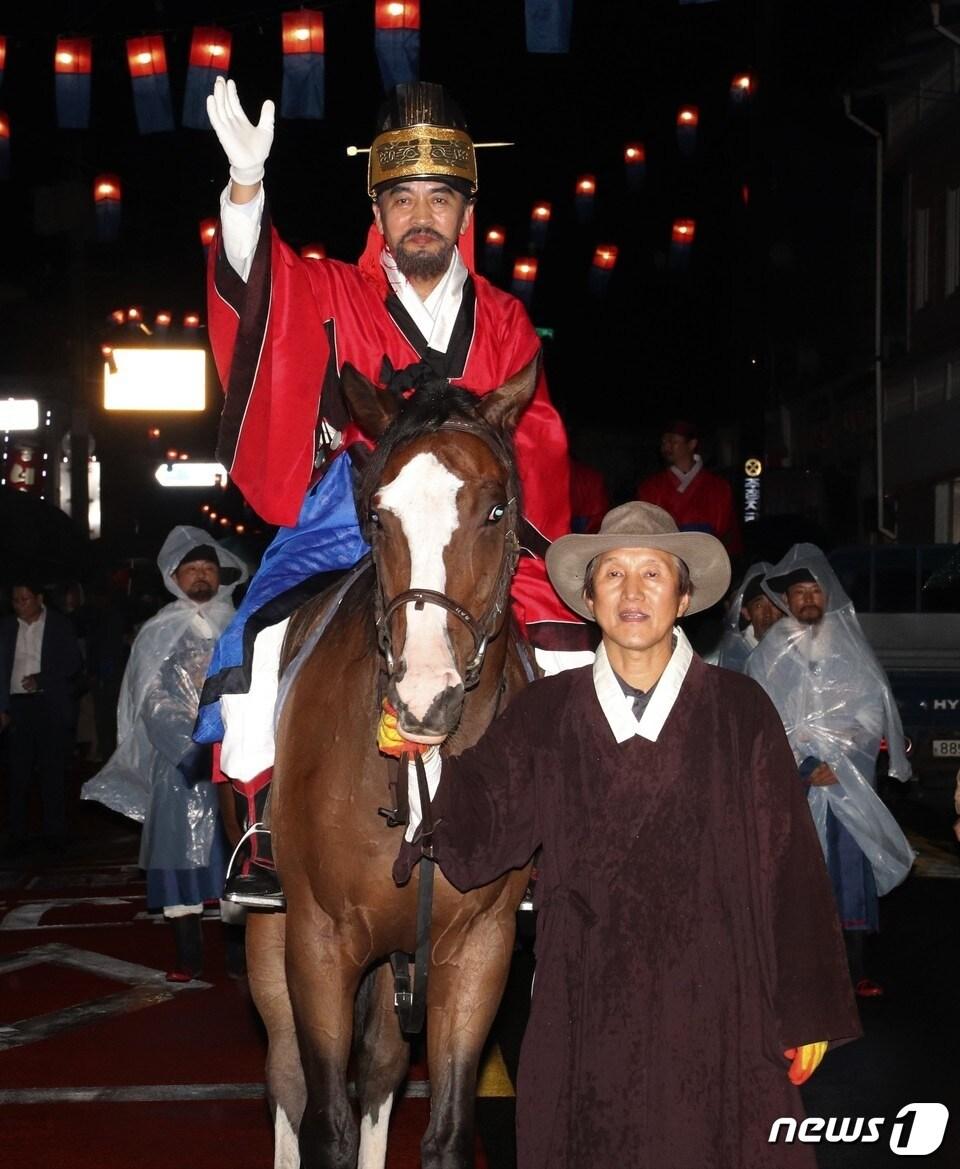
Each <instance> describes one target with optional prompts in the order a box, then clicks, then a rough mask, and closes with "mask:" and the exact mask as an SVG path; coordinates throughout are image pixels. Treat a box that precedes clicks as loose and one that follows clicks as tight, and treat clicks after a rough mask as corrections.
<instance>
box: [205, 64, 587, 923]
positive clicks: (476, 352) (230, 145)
mask: <svg viewBox="0 0 960 1169" xmlns="http://www.w3.org/2000/svg"><path fill="white" fill-rule="evenodd" d="M207 107H208V112H209V115H210V121H211V124H212V125H213V128H214V130H215V131H216V134H217V137H218V138H219V140H220V142H221V144H222V146H223V148H224V150H225V152H226V154H227V157H228V159H229V162H230V177H231V182H230V184H229V185H228V187H227V188H226V189H225V190H224V192H223V194H222V196H221V203H220V232H219V234H218V239H217V241H216V244H215V246H214V247H212V248H211V249H210V250H211V260H210V267H209V277H208V296H209V327H210V339H211V344H212V347H213V351H214V356H215V359H216V362H217V368H218V371H219V373H220V378H221V381H222V383H223V385H224V388H225V393H226V400H225V404H224V409H223V416H222V420H221V427H220V439H219V445H218V452H217V453H218V458H219V459H220V460H221V461H222V462H223V463H224V464H225V465H226V466H227V467H228V468H229V471H230V475H231V478H232V479H233V481H234V482H235V483H236V484H237V486H238V487H239V488H240V490H241V491H242V492H243V494H244V496H245V497H246V499H247V501H248V502H249V503H250V505H251V506H252V507H253V508H254V509H255V510H256V511H257V512H258V513H259V514H260V515H261V516H262V517H263V518H264V519H265V520H267V521H268V522H270V523H274V524H278V525H280V530H279V532H278V533H277V536H276V538H275V539H274V541H273V543H272V544H271V546H270V548H269V549H268V550H267V552H266V554H265V556H264V559H263V563H262V565H261V568H260V570H259V572H258V573H257V574H256V576H255V577H254V579H253V581H252V582H251V585H250V588H249V590H248V592H247V594H246V597H245V598H244V601H243V604H242V605H241V607H240V609H239V610H238V613H237V617H236V619H235V620H234V621H233V623H232V624H231V626H230V628H229V629H228V630H227V632H226V633H225V634H224V636H223V638H222V640H221V642H220V644H219V646H218V648H217V652H216V654H215V657H214V660H213V663H212V664H211V669H210V673H209V675H208V678H207V683H206V685H205V687H204V692H203V698H202V704H201V710H200V717H199V720H198V727H197V734H196V737H197V738H198V739H199V740H200V741H203V742H216V741H218V740H221V739H222V751H221V753H220V770H221V772H222V777H223V778H224V779H229V780H230V781H231V782H232V783H233V786H234V790H235V791H236V792H238V794H239V796H240V799H241V801H242V802H243V804H244V808H245V812H246V814H247V816H248V818H249V820H251V821H259V820H261V819H262V818H263V810H264V806H265V803H266V795H267V790H268V785H269V782H270V777H271V774H272V767H273V762H274V735H273V716H274V706H275V699H276V692H277V671H278V664H279V655H280V649H281V645H282V641H283V634H284V631H285V626H286V619H287V618H288V617H289V616H290V614H291V613H292V612H293V611H294V610H295V609H296V608H297V607H298V606H299V605H300V604H301V603H302V602H303V601H304V600H306V599H307V598H309V597H310V596H312V595H314V594H316V593H317V592H318V591H320V590H321V589H322V588H323V587H325V585H326V584H327V583H329V582H330V581H331V579H332V577H333V575H334V574H335V573H337V572H340V571H342V570H344V569H346V568H349V567H350V566H351V565H353V564H354V563H355V562H356V561H357V560H359V559H360V558H361V557H362V556H363V555H364V554H365V553H366V551H367V545H366V543H365V541H364V539H363V536H362V535H361V532H360V528H359V526H358V523H357V516H356V511H355V507H354V503H353V477H354V474H355V467H356V466H357V465H358V464H359V463H360V462H362V460H363V457H364V455H365V454H366V453H367V451H368V450H369V447H370V445H371V444H370V441H369V436H368V435H365V434H363V433H362V431H361V430H360V428H359V427H357V426H356V425H355V424H354V423H353V422H352V421H351V420H350V418H349V415H348V413H347V410H346V407H345V404H344V398H343V393H342V390H341V381H340V375H341V371H342V370H343V367H344V365H345V364H347V363H349V364H350V365H352V366H354V367H355V368H356V369H357V370H359V372H360V373H361V374H363V375H364V376H366V377H367V378H369V379H370V380H371V381H373V382H375V383H377V384H378V385H379V386H380V387H382V391H383V392H384V393H390V394H393V395H395V396H396V395H402V394H405V393H407V392H409V391H410V390H413V389H415V388H417V387H421V386H424V385H429V384H430V383H431V382H434V381H436V380H446V381H449V382H450V383H451V384H453V385H456V386H462V387H464V388H465V389H469V390H471V391H472V392H473V393H475V394H478V395H481V396H483V395H486V394H488V393H489V392H491V391H493V390H495V389H496V388H497V387H499V386H501V385H503V384H504V383H505V382H507V381H508V379H509V378H510V377H511V376H512V375H513V374H515V373H517V371H518V370H520V369H522V368H523V367H525V366H526V365H527V364H528V363H529V362H530V361H531V360H532V359H533V358H534V357H535V356H536V354H537V353H538V350H539V342H538V340H537V337H536V334H535V332H534V330H533V328H532V326H531V323H530V320H529V318H528V316H527V314H526V312H525V310H524V309H523V307H522V306H521V305H520V303H519V301H517V300H516V299H515V298H513V297H511V296H509V295H508V294H506V293H505V292H503V291H501V290H500V289H498V288H495V287H494V286H493V285H491V284H490V283H489V282H488V281H487V280H485V279H484V278H483V277H482V276H480V275H478V274H477V273H476V272H475V271H474V268H473V213H474V206H475V196H476V191H477V171H476V160H475V153H474V145H473V142H472V141H471V139H470V137H469V135H468V133H467V130H466V126H465V123H464V120H463V117H462V115H461V113H460V111H459V110H458V109H457V107H456V105H455V103H454V102H453V101H451V99H450V98H449V97H448V96H447V94H446V93H445V92H444V90H443V89H442V87H440V86H438V85H432V84H428V83H416V84H412V85H403V86H399V87H397V89H396V90H394V92H393V93H392V94H391V95H390V97H389V99H388V100H387V102H386V103H385V105H384V107H383V109H382V111H381V114H380V117H379V119H378V124H377V131H378V132H377V136H376V138H375V140H374V142H373V145H372V147H371V150H370V155H369V167H368V184H367V189H368V193H369V195H370V198H371V199H372V201H373V223H372V224H371V225H370V230H369V234H368V238H367V245H366V247H365V249H364V252H363V254H362V256H361V257H360V260H359V263H358V264H356V265H351V264H344V263H341V262H339V261H335V260H319V261H318V260H303V259H301V258H300V257H299V256H298V255H297V254H296V253H295V252H293V251H292V250H291V249H290V248H289V247H287V245H286V244H284V243H283V241H282V240H281V239H280V238H279V236H278V235H277V233H276V231H275V229H274V228H273V226H272V223H271V219H270V212H269V208H268V205H267V201H266V196H265V193H264V188H263V182H262V180H263V174H264V165H265V163H266V161H267V157H268V155H269V152H270V147H271V144H272V141H273V121H274V107H273V103H272V102H269V101H267V102H264V104H263V108H262V110H261V115H260V120H259V123H258V124H257V125H253V124H252V123H251V122H250V121H249V120H248V119H247V117H246V115H245V114H244V112H243V109H242V107H241V105H240V102H239V99H238V97H237V91H236V86H235V85H234V83H233V82H232V81H227V82H224V81H223V80H218V81H217V83H216V87H215V90H214V93H213V94H212V96H211V97H210V98H209V99H208V103H207ZM515 445H516V452H517V459H518V464H519V471H520V476H521V481H522V486H523V500H524V515H525V523H524V526H523V530H522V533H521V542H522V545H523V557H522V559H521V561H520V566H519V570H518V572H517V574H516V577H515V579H514V583H513V588H512V599H513V605H514V611H515V613H516V615H517V617H518V620H519V621H520V623H521V625H522V626H523V627H524V628H525V630H526V633H527V636H528V637H529V639H530V640H531V642H532V643H533V645H534V648H535V651H536V653H537V656H538V659H539V661H540V664H541V666H542V667H543V668H544V669H545V670H546V672H548V673H549V672H555V670H556V669H558V668H562V667H563V666H565V665H568V664H581V663H582V662H583V661H584V660H587V659H586V658H585V657H584V653H585V652H588V643H587V640H586V636H585V634H586V630H585V627H584V626H583V624H582V623H580V622H579V621H577V620H576V618H575V617H574V616H573V614H571V612H570V611H569V610H568V609H567V608H566V607H565V606H564V605H563V604H562V603H561V602H560V601H559V600H558V599H557V597H556V595H555V593H554V592H553V590H552V588H551V586H550V584H549V582H548V580H547V577H546V573H545V570H544V565H543V560H542V556H543V554H544V553H545V551H546V547H547V546H548V544H549V542H550V541H551V540H553V539H555V538H556V537H558V536H560V535H562V534H564V533H565V532H566V531H568V529H569V515H568V511H569V508H568V497H569V492H568V461H567V445H566V436H565V434H564V429H563V425H562V423H561V421H560V418H559V416H558V415H557V412H556V410H555V409H554V407H553V405H552V404H551V401H550V398H549V394H548V392H547V385H546V380H545V378H544V375H543V372H542V371H541V372H540V375H539V380H538V384H537V388H536V393H535V395H534V398H533V401H532V402H531V404H530V406H529V407H528V409H527V410H526V412H525V413H524V415H523V417H522V419H521V421H520V423H519V426H518V428H517V431H516V434H515ZM249 859H250V860H251V861H253V862H254V863H253V864H252V865H247V866H245V867H246V868H247V871H246V872H244V873H240V874H237V875H235V876H234V877H232V878H231V880H230V881H229V882H228V889H227V892H226V896H227V897H228V899H231V900H235V901H238V902H241V903H243V904H247V905H251V906H253V907H258V908H282V906H283V897H282V893H281V891H280V889H279V885H278V883H277V880H276V876H275V874H274V873H273V871H272V865H271V860H270V855H269V843H268V837H267V836H266V834H265V833H255V834H254V835H253V837H252V840H251V856H250V858H249Z"/></svg>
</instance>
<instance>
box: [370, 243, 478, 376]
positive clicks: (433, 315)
mask: <svg viewBox="0 0 960 1169" xmlns="http://www.w3.org/2000/svg"><path fill="white" fill-rule="evenodd" d="M380 264H381V265H382V267H383V270H384V272H385V273H386V277H387V280H388V282H389V284H390V287H391V289H392V290H393V291H394V292H395V293H396V295H397V299H398V300H399V301H400V303H401V304H402V305H403V307H404V308H405V309H406V310H407V312H408V313H409V314H410V316H411V317H412V318H413V323H414V324H415V325H416V326H417V328H418V329H419V330H420V332H421V333H422V334H423V336H424V338H425V339H426V342H427V344H428V345H429V346H430V348H431V349H434V350H436V352H437V353H446V351H447V346H448V345H449V344H450V337H451V335H452V333H453V326H454V324H455V323H456V320H457V314H458V313H459V312H460V302H461V300H462V297H463V286H464V284H465V283H466V281H467V276H469V272H468V271H467V266H466V264H464V262H463V260H462V259H461V258H460V249H459V248H454V249H453V255H452V256H451V257H450V264H449V266H448V267H447V270H446V272H444V274H443V276H442V277H441V279H440V283H439V284H438V285H437V286H436V288H434V289H433V291H432V292H431V293H430V295H429V296H428V297H427V298H426V300H421V299H420V296H419V294H418V293H417V292H416V291H415V290H414V288H413V286H412V285H411V283H410V281H409V280H408V279H407V278H406V276H404V274H403V273H402V272H401V271H400V269H399V268H398V267H397V262H396V260H395V259H394V258H393V256H392V255H391V254H390V252H388V251H387V249H386V248H384V249H383V251H382V252H381V253H380Z"/></svg>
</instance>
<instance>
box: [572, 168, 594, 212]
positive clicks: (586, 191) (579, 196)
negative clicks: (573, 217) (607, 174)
mask: <svg viewBox="0 0 960 1169" xmlns="http://www.w3.org/2000/svg"><path fill="white" fill-rule="evenodd" d="M596 193H597V180H596V179H595V178H594V176H593V175H581V176H580V177H579V178H578V179H577V183H576V186H575V187H574V200H573V201H574V206H575V208H576V212H577V219H578V220H579V221H580V222H581V223H588V222H589V221H590V220H591V219H592V218H593V203H594V196H595V195H596Z"/></svg>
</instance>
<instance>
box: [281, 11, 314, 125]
mask: <svg viewBox="0 0 960 1169" xmlns="http://www.w3.org/2000/svg"><path fill="white" fill-rule="evenodd" d="M324 62H325V58H324V30H323V13H322V12H315V11H313V9H310V8H300V9H298V10H297V11H295V12H284V14H283V87H282V89H281V91H280V113H281V114H282V115H283V117H285V118H322V117H323V110H324V68H325V65H324Z"/></svg>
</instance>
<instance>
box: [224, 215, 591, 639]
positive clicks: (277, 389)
mask: <svg viewBox="0 0 960 1169" xmlns="http://www.w3.org/2000/svg"><path fill="white" fill-rule="evenodd" d="M471 240H472V236H471V233H469V232H468V233H466V235H465V236H463V237H462V238H461V245H460V250H461V256H462V257H463V260H464V263H465V264H466V265H467V267H468V268H470V269H471V274H470V277H469V278H468V280H467V282H466V284H465V285H464V289H463V299H462V303H461V309H460V313H459V315H458V318H457V322H456V324H455V326H454V329H453V334H452V336H451V339H450V343H449V345H448V347H447V352H446V353H445V354H443V353H437V352H436V351H432V350H429V349H428V348H427V344H426V341H425V339H424V338H423V336H422V335H421V334H420V332H419V330H418V329H417V328H416V326H415V325H414V323H413V321H412V319H411V318H410V316H409V314H407V313H406V311H405V309H404V308H403V306H402V305H401V304H400V301H399V299H398V298H397V297H396V295H395V294H393V293H392V291H391V289H390V287H389V285H388V282H387V279H386V276H385V274H384V271H383V268H382V266H381V264H380V254H381V251H382V250H383V238H382V236H381V235H380V234H379V232H377V230H376V228H375V227H373V226H371V228H370V234H369V237H368V240H367V246H366V249H365V250H364V253H363V255H362V256H361V258H360V262H359V264H357V265H353V264H344V263H341V262H339V261H336V260H319V261H318V260H309V261H305V260H302V259H301V258H300V257H299V256H297V255H296V254H295V253H294V252H293V251H292V250H291V249H290V248H289V247H287V245H286V244H284V243H283V241H282V240H281V239H280V238H279V236H278V235H277V233H276V231H275V230H274V229H273V228H272V227H271V223H270V216H269V211H268V209H267V208H266V207H265V208H264V213H263V219H262V225H261V233H260V242H259V244H258V246H257V250H256V254H255V255H254V258H253V263H252V267H251V271H250V275H249V278H248V280H247V281H246V282H244V281H243V280H241V278H240V277H239V276H238V275H237V273H236V272H235V271H234V270H233V268H232V267H231V266H230V264H229V262H228V261H227V259H226V257H225V255H224V254H223V247H222V244H221V243H220V241H219V240H218V241H217V246H216V247H215V248H211V252H212V253H214V254H213V256H212V258H211V263H210V266H209V270H208V303H209V327H210V340H211V344H212V347H213V352H214V357H215V359H216V363H217V369H218V372H219V374H220V380H221V382H222V383H223V385H224V387H225V392H226V402H225V404H224V410H223V417H222V420H221V429H220V441H219V445H218V451H217V453H218V457H219V459H220V461H221V462H222V463H223V464H224V465H225V466H226V467H227V468H228V470H229V472H230V476H231V478H232V479H233V481H234V482H235V483H236V484H237V486H238V487H239V488H240V490H241V491H242V492H243V494H244V496H245V497H246V499H247V501H248V502H249V503H250V505H251V507H253V508H254V509H255V510H256V511H257V513H258V514H259V515H261V516H262V517H263V518H264V519H265V520H267V521H268V522H269V523H274V524H281V525H286V526H290V525H293V524H295V523H296V521H297V516H298V514H299V510H300V505H301V503H302V501H303V497H304V494H305V492H306V490H307V488H308V487H309V485H310V482H311V478H312V476H313V473H314V466H315V457H316V452H317V449H318V442H317V435H318V429H319V425H320V422H321V421H322V420H325V421H327V422H329V423H330V424H331V425H332V426H334V427H335V428H336V429H338V430H341V431H342V432H343V436H344V438H343V443H344V447H348V446H349V445H350V444H351V443H352V442H354V441H357V440H362V439H363V436H362V435H361V434H360V433H359V431H357V429H356V427H355V426H354V425H353V423H352V422H351V421H350V419H349V418H348V416H347V414H346V410H345V407H344V404H343V401H342V398H341V395H340V387H339V374H340V370H341V369H342V367H343V365H344V363H345V362H350V364H351V365H353V366H354V367H356V368H357V369H358V370H359V371H360V372H361V373H362V374H364V375H365V376H366V377H367V378H369V379H370V380H372V381H374V382H377V383H380V384H383V383H385V382H387V381H388V380H389V378H390V375H391V373H392V371H393V370H399V369H403V368H405V367H407V366H409V365H412V364H415V363H417V362H419V361H422V360H427V361H428V362H429V363H430V364H431V366H432V367H433V368H434V369H435V370H436V372H438V373H440V374H441V375H442V376H444V377H447V378H448V379H449V380H450V381H451V382H452V383H453V384H454V385H459V386H462V387H463V388H465V389H468V390H471V391H473V392H474V393H476V394H480V395H482V394H486V393H489V392H490V391H491V390H495V389H497V388H499V387H500V386H501V385H503V384H504V382H506V381H507V380H508V379H509V378H510V377H511V376H512V375H513V374H515V373H517V372H518V371H519V370H520V369H522V368H523V367H524V366H525V365H527V363H528V362H530V361H531V360H532V359H533V358H534V357H535V356H536V354H537V352H538V349H539V341H538V339H537V335H536V333H535V332H534V329H533V327H532V325H531V323H530V319H529V317H528V316H527V314H526V312H525V310H524V308H523V306H522V305H521V304H520V302H519V301H518V300H516V299H515V298H514V297H512V296H509V295H508V294H507V293H505V292H502V291H501V290H500V289H498V288H495V287H494V286H493V285H492V284H490V283H489V282H488V281H487V280H485V279H484V278H483V277H482V276H478V275H477V274H476V273H474V272H473V271H472V264H473V256H472V242H471ZM514 445H515V448H516V454H517V463H518V468H519V472H520V478H521V482H522V485H523V503H524V515H525V518H526V519H527V521H528V523H529V524H530V525H532V528H533V529H535V532H534V533H533V534H534V535H535V536H536V540H530V539H528V540H527V543H534V542H535V543H537V544H539V545H541V546H540V547H536V548H534V547H531V548H528V549H527V551H528V552H529V553H531V555H529V556H524V557H523V558H522V559H521V562H520V566H519V569H518V572H517V576H516V578H515V581H514V586H513V599H514V605H515V607H516V609H517V616H518V618H519V619H520V620H521V621H523V622H524V623H525V624H526V626H527V629H528V632H530V633H531V635H532V638H533V640H534V641H535V642H542V643H543V644H545V645H547V646H549V647H550V648H581V646H580V641H581V639H582V631H583V626H582V623H581V622H579V620H578V619H577V618H575V617H574V615H573V614H572V613H570V611H569V610H568V609H567V608H566V607H565V606H564V605H563V604H562V603H561V601H560V600H559V599H558V598H557V596H556V594H555V593H554V591H553V588H552V587H551V585H550V583H549V581H548V580H547V576H546V570H545V567H544V563H543V560H542V555H543V552H544V551H545V549H546V546H547V544H548V543H549V541H551V540H554V539H556V538H557V537H558V536H561V535H563V534H565V533H566V532H568V531H569V526H570V524H569V518H570V517H569V488H568V482H569V475H568V464H567V442H566V435H565V433H564V429H563V423H562V422H561V421H560V417H559V415H558V414H557V412H556V410H555V409H554V407H553V404H552V403H551V401H550V397H549V394H548V392H547V384H546V379H545V377H544V374H543V372H542V371H541V373H540V379H539V382H538V385H537V390H536V395H535V397H534V399H533V402H532V403H531V404H530V406H529V407H528V409H527V410H526V412H525V413H524V415H523V417H522V418H521V420H520V424H519V426H518V428H517V431H516V433H515V435H514ZM531 625H533V626H534V628H533V629H531V628H530V627H531ZM538 626H539V628H537V627H538ZM547 627H549V633H545V631H546V629H547ZM540 633H545V636H544V637H541V636H539V634H540Z"/></svg>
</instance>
